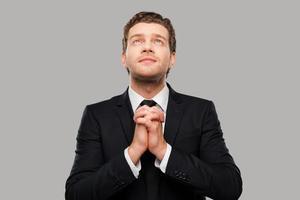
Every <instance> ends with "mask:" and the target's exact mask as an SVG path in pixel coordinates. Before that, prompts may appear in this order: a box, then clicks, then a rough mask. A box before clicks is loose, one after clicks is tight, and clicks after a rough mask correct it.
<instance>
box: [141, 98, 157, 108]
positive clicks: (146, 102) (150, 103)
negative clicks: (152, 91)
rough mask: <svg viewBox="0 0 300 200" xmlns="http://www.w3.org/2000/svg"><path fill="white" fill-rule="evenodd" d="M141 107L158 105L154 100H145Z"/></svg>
mask: <svg viewBox="0 0 300 200" xmlns="http://www.w3.org/2000/svg"><path fill="white" fill-rule="evenodd" d="M140 105H141V106H143V105H147V106H149V107H152V106H155V105H156V102H155V101H153V100H146V99H145V100H143V101H142V103H141V104H140Z"/></svg>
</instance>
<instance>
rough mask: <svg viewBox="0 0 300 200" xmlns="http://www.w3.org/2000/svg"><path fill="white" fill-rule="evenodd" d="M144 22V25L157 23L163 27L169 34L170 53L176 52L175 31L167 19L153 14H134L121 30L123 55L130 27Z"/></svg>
mask: <svg viewBox="0 0 300 200" xmlns="http://www.w3.org/2000/svg"><path fill="white" fill-rule="evenodd" d="M140 22H144V23H157V24H160V25H162V26H164V27H165V28H166V29H167V30H168V32H169V47H170V51H171V53H175V52H176V38H175V30H174V28H173V26H172V23H171V21H170V20H169V19H168V18H163V17H162V16H161V15H160V14H158V13H155V12H145V11H143V12H139V13H137V14H135V15H134V16H133V17H132V18H131V19H130V20H129V21H128V22H127V24H126V25H125V26H124V29H123V39H122V44H123V53H125V51H126V48H127V40H128V32H129V29H130V28H131V27H133V26H134V25H135V24H137V23H140Z"/></svg>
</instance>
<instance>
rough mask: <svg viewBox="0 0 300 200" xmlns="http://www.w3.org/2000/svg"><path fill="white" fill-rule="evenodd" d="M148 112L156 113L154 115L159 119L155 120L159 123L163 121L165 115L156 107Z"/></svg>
mask: <svg viewBox="0 0 300 200" xmlns="http://www.w3.org/2000/svg"><path fill="white" fill-rule="evenodd" d="M150 112H151V113H156V114H158V115H159V118H157V120H159V121H161V122H164V121H165V113H164V112H163V111H162V110H161V109H159V108H158V107H156V106H153V107H151V108H150Z"/></svg>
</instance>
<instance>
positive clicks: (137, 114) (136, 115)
mask: <svg viewBox="0 0 300 200" xmlns="http://www.w3.org/2000/svg"><path fill="white" fill-rule="evenodd" d="M149 113H150V111H149V108H148V109H146V108H142V109H139V110H137V111H136V112H135V113H134V116H133V120H134V121H135V120H136V119H137V118H139V117H145V116H146V115H148V114H149Z"/></svg>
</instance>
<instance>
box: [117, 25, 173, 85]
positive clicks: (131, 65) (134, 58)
mask: <svg viewBox="0 0 300 200" xmlns="http://www.w3.org/2000/svg"><path fill="white" fill-rule="evenodd" d="M122 64H123V65H124V66H125V67H126V68H128V70H129V72H130V75H131V78H133V79H135V80H139V81H158V80H161V79H162V78H165V76H166V73H167V71H168V69H169V68H171V67H172V66H173V65H174V64H175V53H171V52H170V47H169V33H168V30H167V29H166V28H165V27H164V26H162V25H160V24H156V23H137V24H135V25H134V26H133V27H131V28H130V29H129V32H128V41H127V49H126V51H125V52H124V53H123V54H122Z"/></svg>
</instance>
